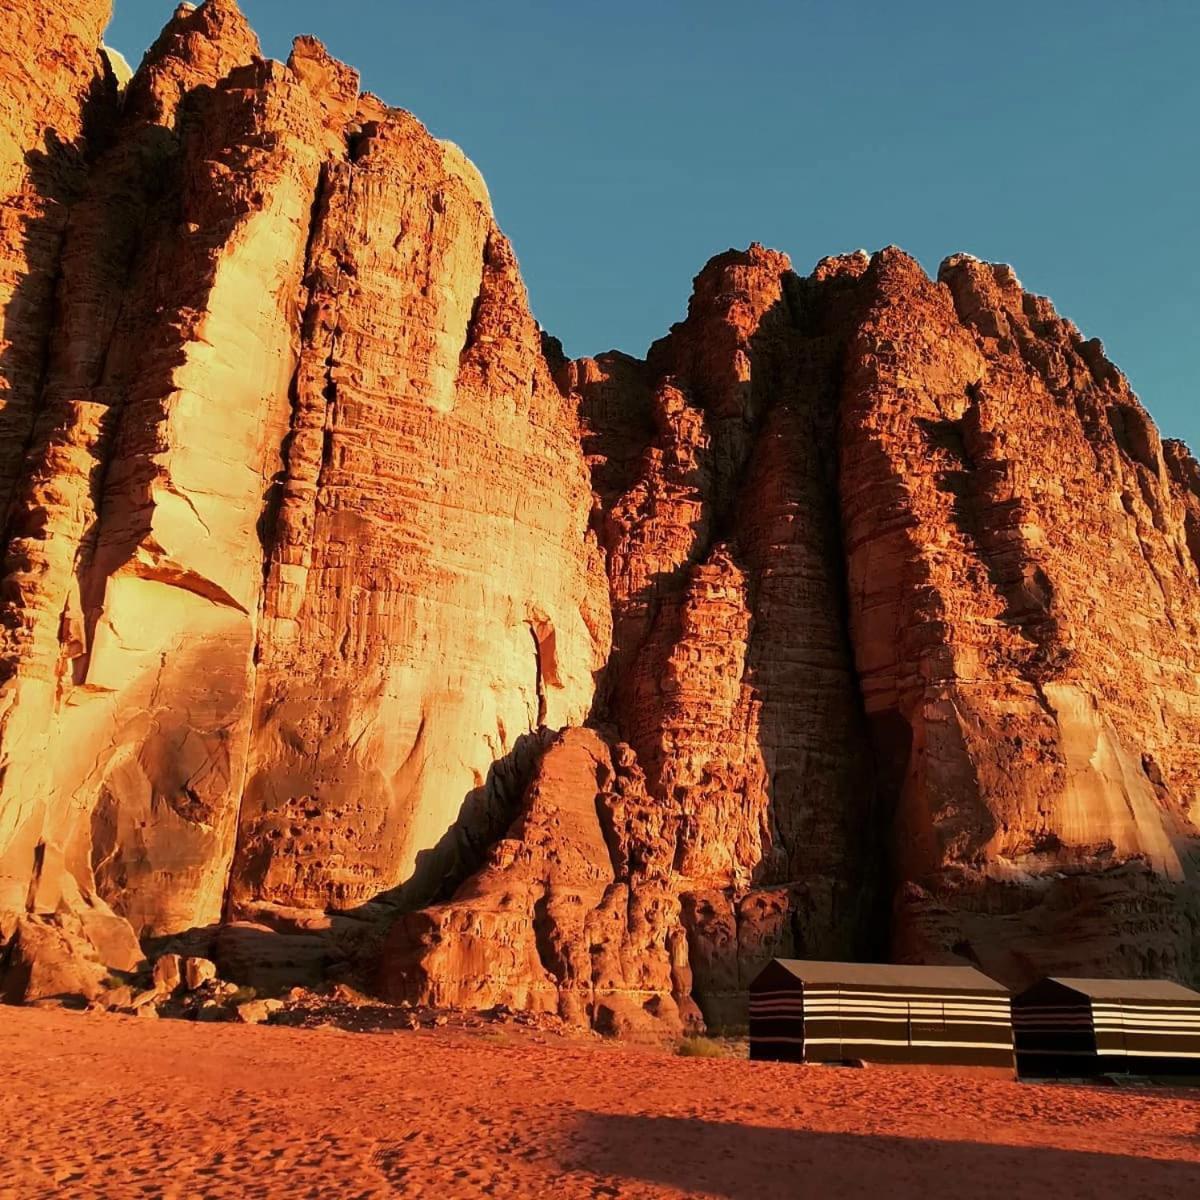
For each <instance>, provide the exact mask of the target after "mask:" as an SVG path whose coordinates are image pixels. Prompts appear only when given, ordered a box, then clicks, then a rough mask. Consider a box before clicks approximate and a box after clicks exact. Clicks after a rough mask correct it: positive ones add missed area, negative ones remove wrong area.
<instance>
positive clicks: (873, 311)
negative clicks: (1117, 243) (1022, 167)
mask: <svg viewBox="0 0 1200 1200" xmlns="http://www.w3.org/2000/svg"><path fill="white" fill-rule="evenodd" d="M4 19H8V20H10V21H11V20H15V18H14V17H9V18H3V17H0V20H4ZM106 19H107V5H105V4H103V3H94V4H93V3H88V2H87V0H74V2H73V3H63V2H60V3H57V4H49V5H46V6H43V8H42V9H41V10H39V12H38V14H37V15H36V17H35V18H34V19H32V20H28V21H24V22H22V27H21V29H20V30H19V31H16V30H12V31H8V32H9V34H10V35H12V36H8V37H6V38H5V39H4V41H3V42H2V43H0V45H3V46H4V47H6V48H7V47H16V46H18V45H20V46H21V47H23V48H24V50H23V53H25V52H26V51H30V52H31V51H32V50H36V49H37V48H38V47H42V48H43V49H45V50H46V53H47V54H50V50H49V48H54V53H55V54H58V53H59V52H60V48H61V55H62V56H63V61H62V62H61V63H60V65H59V66H57V67H56V68H55V69H54V70H47V71H44V72H42V73H40V74H38V75H37V76H36V78H34V80H33V85H34V86H35V88H36V89H37V94H36V95H34V96H33V97H32V101H31V102H30V103H27V104H20V105H10V106H7V107H4V108H2V109H0V114H5V115H0V119H2V120H3V121H4V122H5V123H6V124H5V125H4V127H3V134H4V139H3V141H0V189H2V190H3V191H4V194H5V196H6V197H7V207H6V208H5V210H4V211H5V212H7V213H9V218H5V219H4V220H3V221H0V264H3V268H4V269H3V271H0V313H2V321H3V325H2V330H3V334H2V338H0V365H2V366H3V368H4V369H3V371H0V405H2V406H0V485H2V486H3V489H4V494H5V497H6V498H7V499H8V501H9V507H8V509H7V513H8V515H7V521H6V524H5V527H4V554H5V565H4V576H5V582H4V586H3V588H2V589H0V611H2V617H0V663H2V668H0V762H2V764H3V773H2V775H0V911H2V912H3V913H4V914H5V915H4V917H3V921H2V924H0V933H2V934H3V937H4V938H5V939H6V940H7V942H8V943H9V945H10V946H11V947H16V949H15V950H13V951H12V954H13V955H15V957H14V959H13V961H16V959H17V958H19V959H21V961H22V962H27V961H33V959H34V958H37V957H38V956H39V955H41V956H42V957H43V958H44V957H45V956H46V955H51V956H54V955H58V956H59V957H60V958H65V959H69V960H70V961H71V962H73V963H75V965H74V966H73V967H72V968H71V969H72V972H73V974H72V980H73V981H74V982H73V983H72V986H73V987H74V986H76V985H77V986H78V987H79V988H81V989H82V990H84V991H86V990H88V988H93V989H94V988H96V987H98V986H99V983H98V980H99V979H100V977H101V976H102V974H103V969H104V967H105V965H106V964H108V965H112V964H114V963H118V960H119V964H120V965H124V964H126V963H128V964H130V965H132V964H133V963H136V961H137V960H138V958H139V956H140V954H141V951H140V950H139V948H138V946H137V944H136V941H135V939H134V935H135V934H136V935H137V936H138V937H142V938H145V939H152V938H156V937H160V936H164V935H177V934H183V933H185V932H187V931H191V930H197V929H199V930H205V929H210V928H215V927H216V926H217V925H218V924H223V926H224V928H225V929H226V930H229V929H235V930H238V929H240V930H243V931H244V930H246V929H256V930H258V931H259V933H260V934H263V931H265V934H263V936H266V935H270V937H273V938H278V937H288V936H291V935H292V934H295V933H296V932H297V930H300V931H302V932H303V935H304V936H305V937H306V938H308V939H309V942H307V943H306V945H308V946H310V949H311V944H312V943H313V939H315V940H316V945H317V949H316V950H314V951H313V954H314V955H315V958H316V960H319V961H320V962H326V961H328V960H329V959H330V958H331V957H333V958H338V957H339V956H340V960H341V961H351V960H352V962H353V965H354V966H356V967H357V969H359V970H361V971H364V972H366V974H367V975H368V976H369V977H370V978H371V979H372V980H373V981H374V983H375V985H376V986H378V987H380V988H382V989H384V990H385V991H387V992H388V993H389V994H392V995H395V996H397V997H406V998H414V999H421V1000H430V999H432V1000H434V1001H436V1002H438V1003H454V1004H466V1005H471V1004H474V1003H481V1002H484V999H486V1002H488V1003H500V1002H503V1003H508V1004H513V1005H515V1006H523V1007H533V1008H538V1009H542V1010H554V1011H560V1012H562V1013H563V1014H564V1015H567V1016H569V1017H570V1018H571V1019H572V1020H579V1021H588V1022H591V1023H592V1024H594V1025H597V1026H598V1027H602V1028H608V1029H612V1030H614V1031H617V1032H632V1031H635V1030H636V1029H639V1028H641V1027H642V1026H645V1025H646V1024H650V1025H655V1024H666V1025H669V1026H671V1027H679V1026H682V1025H687V1024H690V1023H694V1022H695V1021H696V1020H698V1019H699V1010H697V1008H696V1006H695V1005H696V1002H697V1001H698V1002H699V1006H700V1009H701V1010H703V1014H704V1016H705V1017H706V1018H707V1019H708V1020H709V1021H710V1022H715V1023H723V1022H725V1021H730V1020H736V1019H738V1014H739V1012H740V1005H741V1003H742V1000H741V997H742V994H743V992H744V989H745V986H746V984H747V982H748V980H749V978H751V977H752V976H753V974H754V973H756V972H757V970H758V968H759V966H760V965H761V963H762V962H763V961H764V959H765V958H767V957H770V956H771V955H773V954H777V953H787V954H797V955H808V956H813V957H864V956H867V957H878V956H885V955H889V954H891V955H896V956H903V957H908V958H914V959H920V960H926V961H937V960H946V959H951V960H952V959H965V960H967V961H971V962H975V963H977V964H980V965H982V966H983V967H984V969H986V970H989V971H991V972H992V973H994V974H996V975H998V976H999V977H1001V978H1004V979H1006V980H1009V981H1011V982H1020V981H1022V980H1023V979H1025V978H1028V977H1029V976H1031V975H1034V974H1037V973H1040V972H1042V971H1045V970H1050V969H1054V970H1064V971H1065V970H1072V971H1076V972H1080V971H1082V972H1083V973H1097V972H1103V971H1110V970H1111V971H1124V972H1131V973H1135V974H1170V975H1174V976H1177V977H1179V978H1189V977H1194V975H1195V974H1196V972H1197V970H1198V969H1200V963H1198V962H1197V959H1196V950H1195V946H1194V939H1193V937H1192V936H1191V933H1190V930H1191V928H1192V926H1191V924H1190V922H1192V921H1194V919H1195V918H1196V916H1197V902H1196V898H1195V890H1194V876H1195V865H1194V845H1195V841H1194V839H1195V837H1196V832H1197V831H1196V827H1195V825H1194V824H1193V822H1194V820H1195V819H1196V816H1197V783H1198V762H1197V754H1198V751H1197V750H1196V747H1197V745H1198V744H1200V741H1198V739H1197V736H1196V735H1197V732H1198V731H1197V729H1196V725H1197V721H1198V718H1197V715H1196V714H1197V713H1198V712H1200V700H1198V697H1197V685H1196V678H1197V674H1196V672H1197V667H1198V665H1200V634H1198V631H1197V622H1198V619H1200V583H1198V579H1200V575H1198V571H1197V557H1196V555H1197V552H1198V551H1197V548H1198V547H1200V472H1198V471H1197V467H1196V464H1195V463H1194V461H1193V460H1192V459H1191V457H1190V455H1189V454H1188V453H1187V451H1186V449H1185V448H1183V447H1182V446H1180V445H1179V444H1177V443H1166V444H1163V443H1162V442H1161V440H1160V439H1159V436H1158V434H1157V432H1156V431H1155V429H1154V427H1153V424H1152V423H1151V422H1150V420H1149V417H1148V416H1147V415H1146V413H1145V411H1144V410H1143V409H1142V407H1141V405H1140V404H1139V403H1138V401H1137V399H1136V397H1135V396H1134V395H1133V393H1132V392H1131V391H1130V389H1129V387H1128V384H1127V383H1126V381H1125V380H1124V378H1123V377H1122V376H1121V375H1120V373H1119V372H1118V371H1117V370H1116V368H1115V367H1113V366H1112V364H1111V363H1109V362H1108V361H1107V360H1106V359H1105V358H1104V356H1103V352H1102V349H1101V347H1100V346H1099V343H1097V342H1088V341H1084V340H1083V339H1082V337H1081V336H1080V334H1079V333H1078V331H1077V330H1075V328H1074V327H1073V326H1072V325H1070V323H1069V322H1066V321H1063V320H1062V319H1060V318H1059V317H1058V316H1057V315H1056V314H1055V312H1054V311H1053V309H1052V307H1051V306H1050V304H1049V302H1048V301H1046V300H1044V299H1043V298H1040V297H1035V296H1031V295H1029V294H1027V293H1025V292H1024V291H1023V290H1022V288H1021V286H1020V284H1019V282H1018V281H1017V279H1016V277H1015V276H1014V275H1013V273H1012V272H1011V270H1009V269H1008V268H1007V267H1002V266H992V265H989V264H985V263H981V262H978V261H977V260H974V259H970V258H968V257H965V256H956V257H954V258H951V259H948V260H947V261H946V263H945V264H943V268H942V271H941V273H940V276H939V279H938V281H936V282H935V281H932V280H930V279H929V278H928V277H927V276H926V275H925V273H924V272H923V271H922V270H921V268H920V267H919V266H918V265H917V264H916V263H915V262H914V261H913V260H912V259H910V258H908V257H907V256H906V255H904V254H903V253H902V252H900V251H898V250H895V249H894V248H889V249H887V250H884V251H881V252H879V253H878V254H876V255H874V256H868V255H866V254H865V253H861V252H860V253H857V254H854V255H848V256H844V257H841V258H836V259H827V260H824V261H823V262H822V263H820V264H818V266H817V268H816V269H815V270H814V272H813V273H812V274H811V275H810V276H808V277H801V276H798V275H796V274H795V273H793V271H792V269H791V265H790V263H789V261H788V260H787V258H786V257H785V256H784V255H782V254H779V253H777V252H775V251H770V250H766V249H764V248H763V247H761V246H757V245H755V246H752V247H750V248H749V249H748V250H746V251H729V252H727V253H724V254H721V255H718V256H717V257H716V258H714V259H713V260H712V261H711V262H710V263H709V264H708V265H707V266H706V267H705V268H704V269H703V271H701V273H700V274H699V275H698V276H697V278H696V280H695V287H694V292H693V296H692V299H691V302H690V304H689V309H688V315H687V318H686V319H685V320H684V321H682V322H681V323H680V324H678V325H676V326H674V327H673V328H672V329H671V331H670V332H669V334H668V335H667V336H666V337H664V338H663V339H662V340H660V341H659V342H657V343H655V344H654V346H653V347H651V349H650V351H649V353H648V355H647V357H646V359H645V360H644V361H643V360H639V359H633V358H630V357H628V356H625V355H618V354H612V355H605V356H601V357H600V358H598V359H595V360H591V359H588V360H581V361H579V362H566V361H563V360H562V359H561V358H560V357H558V356H556V355H555V352H554V349H553V344H552V341H550V340H547V341H546V342H545V344H543V338H542V336H541V333H540V331H539V329H538V327H537V325H536V323H535V322H534V320H533V318H532V316H531V315H530V312H529V308H528V303H527V299H526V295H525V291H524V287H523V285H522V282H521V279H520V274H519V271H518V268H517V264H516V261H515V258H514V256H513V253H512V250H511V248H510V247H509V245H508V243H507V241H506V240H505V238H504V236H503V234H502V233H501V232H500V231H499V229H498V228H497V226H496V224H495V221H494V219H493V216H492V212H491V206H490V201H489V199H488V195H487V191H486V188H485V187H484V185H483V182H482V180H481V179H480V178H479V175H478V172H477V171H476V170H475V168H474V167H473V166H472V165H471V164H470V163H469V161H468V160H467V159H466V158H465V157H464V156H463V154H462V152H461V151H459V150H458V149H457V147H455V146H453V145H452V144H450V143H447V142H439V141H438V140H436V139H434V138H432V137H431V136H430V135H429V134H428V133H427V131H426V130H425V129H424V128H423V127H422V126H421V125H420V124H419V123H418V122H417V121H416V120H415V119H414V118H413V117H412V116H410V115H409V114H407V113H405V112H402V111H400V110H396V109H391V108H388V107H386V106H385V105H383V104H382V103H381V102H380V101H379V100H377V99H376V98H374V97H372V96H370V95H362V96H360V95H359V89H358V80H357V77H356V75H355V74H354V72H353V71H352V70H350V69H349V68H347V67H345V66H343V65H342V64H340V63H337V62H336V61H334V60H333V59H331V58H330V57H329V56H328V55H327V54H326V52H325V51H324V49H323V48H322V47H321V46H320V45H319V43H317V42H315V41H314V40H313V39H311V38H302V39H299V40H298V41H297V43H296V45H295V48H294V50H293V53H292V55H291V57H290V59H289V61H288V63H287V64H282V63H277V62H268V61H264V60H262V59H261V58H260V57H259V48H258V44H257V41H256V39H255V38H254V35H253V33H252V32H251V31H250V30H249V28H248V27H247V25H246V23H245V21H244V19H243V18H242V16H241V14H240V13H239V12H238V10H237V8H236V6H235V5H234V4H232V3H231V2H230V0H221V2H214V0H209V3H207V4H204V5H202V6H201V7H200V8H198V9H195V10H192V9H187V8H182V9H181V10H180V11H179V12H178V13H177V14H176V16H175V17H174V18H173V20H172V21H171V22H170V23H169V24H168V26H167V28H166V30H165V31H164V33H163V35H162V37H160V39H159V40H158V42H156V44H155V46H154V47H153V48H152V50H151V51H150V53H149V54H148V55H147V57H146V59H145V61H144V62H143V63H142V64H141V66H140V67H139V69H138V71H137V73H136V74H135V75H134V77H133V78H132V79H131V80H130V81H129V82H128V84H127V85H126V86H125V87H124V89H118V87H117V81H116V79H115V78H114V76H113V73H112V71H111V69H110V68H109V67H108V66H107V65H106V59H105V58H104V57H103V55H102V54H101V52H100V48H99V37H100V31H101V29H102V28H103V25H104V23H105V21H106ZM3 32H5V31H4V30H3V29H2V28H0V33H3ZM18 32H19V36H17V34H18ZM5 52H6V53H7V55H8V57H7V60H5V59H4V58H3V53H4V52H0V86H4V87H8V88H10V89H11V88H13V87H15V86H16V80H17V78H18V68H17V67H16V66H14V65H13V64H14V63H15V62H16V61H17V60H16V59H15V58H14V57H13V54H14V52H13V51H12V50H7V51H5ZM26 59H28V60H29V61H35V62H40V61H42V59H41V58H39V57H38V55H37V54H32V57H30V54H29V53H25V57H24V58H22V59H21V62H24V61H26ZM5 61H7V63H8V68H7V74H4V73H3V71H4V62H5ZM47 61H49V60H48V59H47ZM20 70H21V71H24V68H23V67H21V68H20ZM20 78H21V79H22V80H24V78H25V77H24V74H21V76H20ZM21 86H22V87H25V86H27V84H26V83H24V82H23V83H22V84H21ZM547 355H549V356H550V359H549V361H548V358H547ZM585 726H586V728H585ZM327 913H336V914H337V920H334V919H333V918H331V917H330V918H327V917H326V915H325V914H327ZM398 913H403V914H405V915H403V916H402V917H401V919H400V920H395V918H396V917H397V914H398ZM389 925H392V930H391V933H390V935H389V936H388V937H387V939H386V942H383V933H382V929H383V927H386V926H389ZM377 927H378V928H377ZM348 929H349V930H351V932H352V934H353V936H351V935H350V934H348V933H347V932H346V931H347V930H348ZM364 930H370V931H372V932H370V933H369V934H368V933H364V932H363V931H364ZM198 936H209V935H208V934H203V933H202V934H200V935H198ZM322 938H328V939H330V940H329V942H328V944H326V943H325V942H322V941H321V939H322ZM344 938H349V941H348V942H347V941H344V940H339V939H344ZM381 944H382V945H383V949H382V950H380V948H379V947H380V945H381ZM38 947H40V949H38ZM213 952H214V953H216V951H213ZM251 957H252V955H251ZM285 958H286V955H285ZM81 964H82V965H81ZM30 978H31V979H32V976H30ZM22 979H23V980H24V982H22V983H21V985H20V988H19V989H18V990H19V991H21V994H22V995H23V996H24V995H29V994H30V990H31V989H33V988H34V987H35V985H34V984H33V983H31V982H29V980H28V979H25V977H24V976H22ZM10 990H12V989H10ZM485 993H486V997H485ZM18 998H20V997H18Z"/></svg>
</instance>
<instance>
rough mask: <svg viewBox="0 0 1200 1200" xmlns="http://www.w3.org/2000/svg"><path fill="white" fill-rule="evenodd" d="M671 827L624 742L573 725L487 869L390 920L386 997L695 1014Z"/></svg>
mask: <svg viewBox="0 0 1200 1200" xmlns="http://www.w3.org/2000/svg"><path fill="white" fill-rule="evenodd" d="M670 823H671V819H670V818H669V817H667V816H666V815H665V814H664V813H663V812H662V809H661V806H659V805H657V804H655V803H654V801H653V800H652V799H651V798H650V797H648V796H647V795H646V791H645V783H644V779H643V777H642V774H641V772H640V770H639V769H638V768H637V766H636V764H635V763H634V761H633V753H632V751H631V750H630V749H629V747H627V746H617V747H615V748H614V747H610V746H609V745H608V744H607V743H606V742H605V740H604V739H603V738H602V737H601V736H600V735H599V734H598V733H596V732H595V731H593V730H590V729H569V730H567V731H566V732H565V733H563V734H562V735H561V736H560V737H559V738H558V739H557V740H556V741H555V742H554V743H553V744H552V745H551V746H550V747H549V748H548V749H547V751H546V753H545V754H544V755H543V757H542V759H541V761H540V762H539V764H538V768H537V773H536V775H535V776H534V779H533V781H532V782H531V784H530V786H529V788H528V790H527V792H526V794H525V797H524V800H523V801H522V805H521V811H520V813H519V815H518V817H517V819H516V821H515V822H514V823H513V826H512V828H511V829H510V830H509V831H508V833H507V834H506V836H505V837H504V838H502V839H501V840H500V841H498V842H497V843H496V844H495V846H494V847H493V848H492V850H491V853H490V854H489V856H488V861H487V863H486V864H485V866H484V867H483V869H482V870H481V871H479V872H478V873H477V874H476V875H474V876H472V877H471V879H469V880H468V881H467V882H466V883H465V884H464V885H463V886H462V887H461V888H460V889H459V891H458V892H457V893H456V895H455V896H454V898H453V900H452V901H451V902H449V903H447V904H443V905H434V906H432V907H429V908H426V909H423V910H421V911H419V912H414V913H410V914H408V915H407V916H405V917H402V918H401V919H400V920H399V921H397V922H396V923H395V925H393V927H392V930H391V933H390V935H389V937H388V941H387V943H386V945H385V946H384V951H383V967H382V977H381V980H380V985H381V990H382V992H383V994H384V995H385V997H387V998H389V999H392V1000H399V1001H409V1002H415V1003H419V1004H436V1005H447V1006H451V1007H467V1008H491V1007H493V1006H495V1005H508V1006H509V1007H511V1008H517V1009H525V1010H529V1011H533V1012H544V1013H556V1014H557V1015H559V1016H561V1017H563V1018H565V1019H566V1020H568V1021H576V1022H580V1021H582V1022H586V1023H590V1024H592V1025H593V1026H595V1027H596V1028H598V1029H600V1030H602V1031H607V1032H613V1033H621V1034H634V1035H636V1034H639V1033H644V1032H646V1031H647V1027H649V1028H650V1029H660V1030H661V1029H663V1028H665V1029H667V1030H675V1031H678V1030H681V1029H683V1028H685V1027H686V1026H689V1025H691V1024H694V1023H695V1021H696V1018H697V1016H698V1013H697V1012H696V1010H695V1005H694V1004H693V1002H692V999H691V982H692V981H691V976H690V973H689V971H688V969H687V946H686V942H685V938H684V932H683V928H682V925H681V923H680V912H679V899H678V895H677V889H676V888H675V886H674V883H673V880H672V877H671V851H672V846H673V842H674V838H673V831H672V829H671V828H670Z"/></svg>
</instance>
